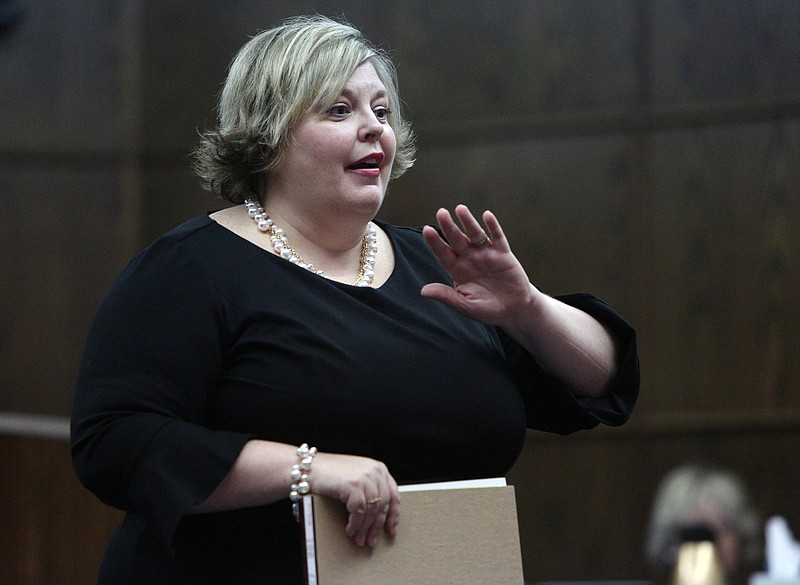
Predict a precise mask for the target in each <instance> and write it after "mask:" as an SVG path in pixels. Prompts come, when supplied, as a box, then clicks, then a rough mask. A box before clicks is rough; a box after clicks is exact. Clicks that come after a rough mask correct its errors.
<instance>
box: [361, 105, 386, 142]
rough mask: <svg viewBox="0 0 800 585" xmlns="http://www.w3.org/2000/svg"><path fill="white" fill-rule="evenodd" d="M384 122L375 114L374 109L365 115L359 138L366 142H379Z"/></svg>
mask: <svg viewBox="0 0 800 585" xmlns="http://www.w3.org/2000/svg"><path fill="white" fill-rule="evenodd" d="M383 128H384V124H383V123H381V121H380V120H378V118H377V116H375V112H373V111H372V110H370V111H369V113H368V114H366V115H365V117H364V121H363V123H362V124H361V128H359V138H360V139H361V140H363V141H364V142H377V141H378V140H380V138H381V136H383Z"/></svg>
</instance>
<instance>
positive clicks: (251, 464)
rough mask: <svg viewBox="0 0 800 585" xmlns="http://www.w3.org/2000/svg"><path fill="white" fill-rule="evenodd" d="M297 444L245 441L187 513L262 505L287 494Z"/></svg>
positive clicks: (295, 459) (289, 487)
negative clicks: (210, 488)
mask: <svg viewBox="0 0 800 585" xmlns="http://www.w3.org/2000/svg"><path fill="white" fill-rule="evenodd" d="M295 463H297V447H295V446H292V445H286V444H282V443H273V442H270V441H259V440H252V441H248V442H247V443H246V444H245V446H244V448H243V449H242V451H241V453H240V454H239V457H238V458H237V459H236V462H235V463H234V464H233V467H231V470H230V472H229V473H228V475H226V476H225V478H224V479H223V480H222V482H220V484H219V485H218V486H217V488H216V489H215V490H214V491H213V492H212V493H211V495H210V496H209V497H208V498H207V499H206V500H205V501H203V502H201V503H200V504H198V505H196V506H194V507H192V508H191V509H190V510H189V513H190V514H200V513H205V512H219V511H223V510H232V509H236V508H247V507H250V506H262V505H266V504H271V503H273V502H277V501H278V500H281V499H283V498H286V497H288V495H289V491H290V489H291V484H292V481H291V473H290V472H291V469H292V466H293V465H294V464H295Z"/></svg>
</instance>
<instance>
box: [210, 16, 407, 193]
mask: <svg viewBox="0 0 800 585" xmlns="http://www.w3.org/2000/svg"><path fill="white" fill-rule="evenodd" d="M366 61H369V62H370V63H371V64H372V65H373V66H374V67H375V71H376V73H377V75H378V77H379V78H380V80H381V82H382V83H383V85H384V86H385V87H386V92H387V98H388V109H389V114H388V117H387V118H388V123H389V125H390V126H391V127H392V129H393V130H394V132H395V136H396V139H397V150H396V153H395V157H394V161H393V167H392V178H396V177H399V176H400V175H402V174H403V173H404V172H405V171H406V170H408V169H409V168H410V167H411V166H412V165H413V164H414V154H415V145H414V135H413V132H412V131H411V126H410V124H409V123H408V122H407V121H406V120H405V119H404V118H403V116H402V113H401V102H400V97H399V94H398V84H397V72H396V69H395V66H394V64H393V63H392V61H391V59H390V58H389V56H388V55H387V53H386V52H385V51H383V50H382V49H380V48H378V47H376V46H374V45H372V44H371V43H370V42H369V41H368V40H367V39H366V37H364V35H363V34H362V33H361V32H360V31H359V30H357V29H356V28H354V27H353V26H351V25H350V24H348V23H346V22H343V21H336V20H333V19H330V18H327V17H324V16H299V17H294V18H291V19H288V20H286V21H284V23H283V24H281V25H280V26H277V27H275V28H272V29H270V30H266V31H263V32H261V33H259V34H258V35H256V36H255V37H253V38H252V39H251V40H250V41H248V42H247V43H246V44H245V45H244V46H243V47H242V48H241V49H240V50H239V52H238V54H237V55H236V57H235V58H234V60H233V62H232V64H231V66H230V69H229V71H228V76H227V79H226V81H225V85H224V87H223V90H222V93H221V94H220V99H219V104H218V108H217V109H218V115H219V125H218V127H217V128H215V129H213V130H211V131H208V132H205V133H204V134H203V135H202V138H201V141H200V144H199V146H198V147H197V149H196V150H195V153H194V156H195V164H194V168H195V172H196V173H197V174H198V175H199V176H200V179H201V182H202V184H203V187H205V188H206V189H208V190H210V191H212V192H213V193H216V194H217V195H219V196H220V197H222V198H224V199H226V200H228V201H231V202H233V203H242V202H243V201H244V200H245V199H246V198H247V197H251V196H254V195H257V194H258V191H259V185H260V179H261V177H262V176H263V175H264V174H268V173H269V172H271V171H273V170H275V169H276V168H277V167H278V166H279V165H280V163H281V159H282V155H283V152H284V148H285V146H286V144H287V142H288V140H289V136H290V133H291V130H292V128H293V127H294V125H295V124H296V123H297V122H298V121H299V120H300V119H301V118H303V117H304V116H306V115H307V114H309V113H312V112H319V111H324V110H326V109H327V108H329V107H330V106H332V105H333V103H334V101H335V100H336V98H337V97H338V96H339V95H340V93H341V91H342V88H343V87H344V85H345V84H346V83H347V80H348V79H349V78H350V76H351V75H352V74H353V71H355V69H356V67H358V66H359V65H361V64H362V63H364V62H366Z"/></svg>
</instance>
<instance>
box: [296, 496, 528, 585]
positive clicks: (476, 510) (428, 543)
mask: <svg viewBox="0 0 800 585" xmlns="http://www.w3.org/2000/svg"><path fill="white" fill-rule="evenodd" d="M309 499H310V500H311V502H306V505H305V506H303V510H304V514H306V515H308V514H309V513H311V516H312V517H313V520H312V519H311V518H308V517H306V518H305V519H304V520H305V522H304V524H305V526H306V531H307V534H306V538H307V539H308V537H309V534H308V531H313V537H312V542H310V543H309V544H308V545H307V552H308V553H310V554H311V555H315V556H316V567H314V559H313V558H308V559H307V560H308V561H309V563H308V568H307V573H309V574H308V575H307V576H308V577H310V578H309V580H308V582H309V583H310V584H312V585H406V584H407V585H523V582H524V579H523V574H522V556H521V552H520V542H519V526H518V524H517V507H516V500H515V497H514V487H513V486H502V487H479V488H459V489H437V490H432V491H409V492H403V493H402V494H401V505H400V527H399V530H398V534H397V536H396V537H391V536H389V535H388V534H385V533H384V534H383V535H381V539H380V542H379V543H378V545H377V546H375V547H374V548H369V547H358V546H356V545H355V544H354V543H353V542H352V540H351V539H350V538H348V537H347V536H346V535H345V533H344V528H345V524H346V522H347V511H346V510H345V508H344V505H343V504H342V503H341V502H338V501H336V500H333V499H330V498H325V497H322V496H313V497H312V498H309ZM309 503H310V504H311V506H308V505H307V504H309ZM315 569H316V570H315ZM313 573H316V574H313Z"/></svg>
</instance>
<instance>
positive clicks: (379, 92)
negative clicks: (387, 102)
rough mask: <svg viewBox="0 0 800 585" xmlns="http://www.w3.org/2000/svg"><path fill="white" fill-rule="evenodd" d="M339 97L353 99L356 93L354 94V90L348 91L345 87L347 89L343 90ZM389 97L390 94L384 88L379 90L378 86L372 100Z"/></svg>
mask: <svg viewBox="0 0 800 585" xmlns="http://www.w3.org/2000/svg"><path fill="white" fill-rule="evenodd" d="M339 95H343V96H344V97H348V98H352V97H353V95H354V92H353V90H351V89H347V88H346V87H345V88H342V93H341V94H339ZM387 95H388V93H387V92H386V89H385V88H383V87H380V88H379V87H378V86H375V91H373V94H372V97H371V98H370V99H375V98H382V97H386V96H387Z"/></svg>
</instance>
